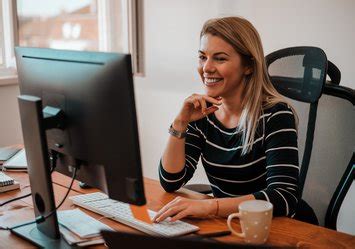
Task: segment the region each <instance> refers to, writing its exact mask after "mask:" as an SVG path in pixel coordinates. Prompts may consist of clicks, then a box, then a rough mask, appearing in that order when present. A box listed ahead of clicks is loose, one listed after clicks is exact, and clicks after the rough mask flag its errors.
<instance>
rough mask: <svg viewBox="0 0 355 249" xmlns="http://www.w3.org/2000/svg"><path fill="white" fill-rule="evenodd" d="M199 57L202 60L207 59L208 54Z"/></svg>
mask: <svg viewBox="0 0 355 249" xmlns="http://www.w3.org/2000/svg"><path fill="white" fill-rule="evenodd" d="M198 58H199V59H200V60H205V59H206V56H203V55H200V56H199V57H198Z"/></svg>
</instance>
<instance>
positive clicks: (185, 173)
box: [159, 103, 299, 216]
mask: <svg viewBox="0 0 355 249" xmlns="http://www.w3.org/2000/svg"><path fill="white" fill-rule="evenodd" d="M241 150H242V143H241V134H240V133H238V132H237V129H236V128H234V129H229V128H225V127H224V126H223V125H222V124H221V123H220V122H219V121H218V119H217V118H216V116H215V115H214V114H210V115H208V116H207V117H205V118H203V119H200V120H198V121H195V122H191V123H190V124H189V125H188V132H187V137H186V141H185V166H184V168H183V169H182V171H181V172H178V173H169V172H167V171H166V170H165V169H164V167H163V165H162V163H161V162H160V166H159V176H160V183H161V185H162V187H163V188H164V189H165V190H166V191H167V192H173V191H175V190H178V189H179V188H181V187H182V186H184V185H185V184H186V183H187V182H188V181H189V180H190V179H191V177H192V176H193V174H194V172H195V170H196V167H197V163H198V161H199V160H201V161H202V165H203V167H204V169H205V172H206V174H207V177H208V180H209V182H210V185H211V187H212V191H213V195H214V196H215V197H218V198H222V197H238V196H242V195H247V194H253V195H254V197H255V198H256V199H260V200H267V201H270V202H271V203H272V204H273V205H274V215H275V216H293V215H294V213H295V209H296V205H297V202H298V196H299V193H298V175H299V164H298V147H297V129H296V125H295V116H294V114H293V112H292V110H291V109H290V108H289V107H288V106H287V105H286V104H284V103H278V104H276V105H274V106H273V107H271V108H269V109H264V110H263V115H261V117H260V118H259V122H258V127H257V130H256V134H255V140H254V144H253V148H252V150H251V151H250V152H249V153H247V154H245V155H243V156H241Z"/></svg>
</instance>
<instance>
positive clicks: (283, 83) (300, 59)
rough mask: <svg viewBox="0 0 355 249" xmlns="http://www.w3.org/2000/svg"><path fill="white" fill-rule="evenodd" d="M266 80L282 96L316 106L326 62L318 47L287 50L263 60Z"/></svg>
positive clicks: (323, 82)
mask: <svg viewBox="0 0 355 249" xmlns="http://www.w3.org/2000/svg"><path fill="white" fill-rule="evenodd" d="M265 60H266V65H267V68H268V73H269V77H270V79H271V82H272V83H273V85H274V86H275V88H276V90H277V91H279V92H280V93H281V94H282V95H284V96H286V97H288V98H292V99H295V100H298V101H302V102H308V103H313V102H316V101H317V100H318V99H319V98H320V96H321V94H322V91H323V87H324V84H325V80H326V75H327V65H328V60H327V56H326V54H325V53H324V51H323V50H322V49H320V48H317V47H290V48H285V49H281V50H277V51H275V52H273V53H271V54H269V55H267V56H266V57H265Z"/></svg>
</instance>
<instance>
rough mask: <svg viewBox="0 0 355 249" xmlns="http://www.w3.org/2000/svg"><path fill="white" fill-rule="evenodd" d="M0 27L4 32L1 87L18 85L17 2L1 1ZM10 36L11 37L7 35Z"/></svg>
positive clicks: (2, 36) (2, 38) (0, 76)
mask: <svg viewBox="0 0 355 249" xmlns="http://www.w3.org/2000/svg"><path fill="white" fill-rule="evenodd" d="M0 5H1V7H0V11H1V12H0V13H1V15H0V19H1V20H0V25H1V30H2V31H3V32H2V33H0V34H2V35H1V37H0V40H1V43H2V50H3V54H2V57H3V58H2V59H3V64H2V65H1V66H0V86H1V85H11V84H17V82H18V80H17V72H16V62H15V50H14V47H15V44H16V41H17V27H16V25H15V24H16V21H15V20H16V19H15V18H16V1H12V0H0ZM5 34H9V35H5Z"/></svg>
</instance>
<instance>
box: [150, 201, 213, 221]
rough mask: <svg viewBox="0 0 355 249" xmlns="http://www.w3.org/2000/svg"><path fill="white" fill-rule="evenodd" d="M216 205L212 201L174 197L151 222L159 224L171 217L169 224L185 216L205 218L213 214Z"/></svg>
mask: <svg viewBox="0 0 355 249" xmlns="http://www.w3.org/2000/svg"><path fill="white" fill-rule="evenodd" d="M216 205H217V204H216V201H215V200H213V199H209V200H192V199H188V198H184V197H176V198H175V199H174V200H172V201H171V202H169V203H168V204H166V205H165V206H164V207H163V208H162V209H160V210H159V212H158V213H157V214H156V215H155V217H154V218H153V222H160V221H163V220H165V219H166V218H168V217H171V219H170V221H171V222H173V221H177V220H180V219H182V218H184V217H186V216H193V217H207V216H209V215H213V214H214V213H215V211H216V208H217V206H216Z"/></svg>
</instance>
